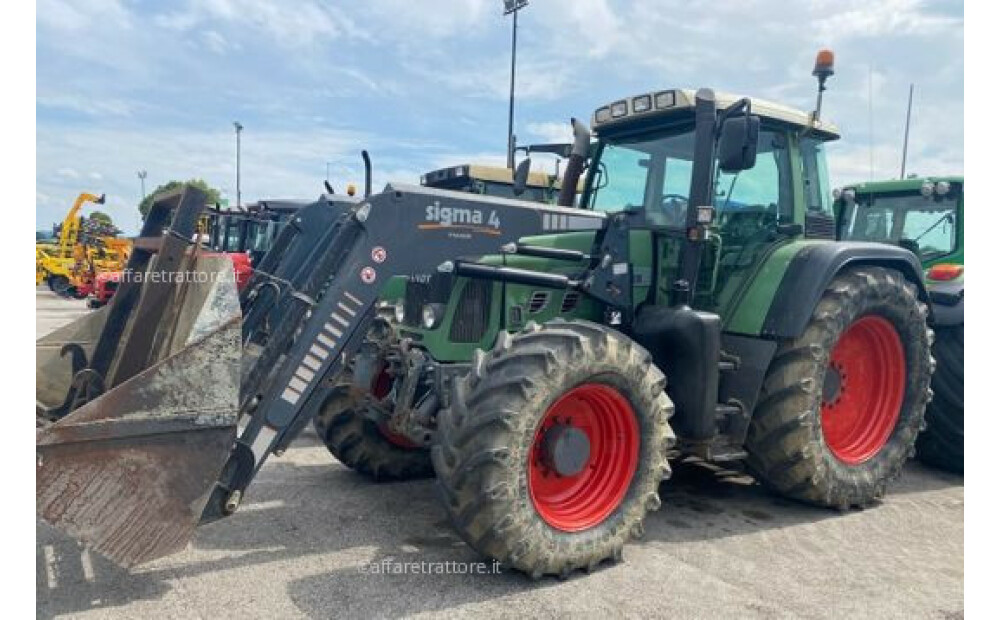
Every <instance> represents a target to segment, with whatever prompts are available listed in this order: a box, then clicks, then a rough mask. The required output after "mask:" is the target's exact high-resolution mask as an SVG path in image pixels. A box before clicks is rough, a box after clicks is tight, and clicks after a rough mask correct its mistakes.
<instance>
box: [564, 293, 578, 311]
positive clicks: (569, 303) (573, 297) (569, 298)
mask: <svg viewBox="0 0 1000 620" xmlns="http://www.w3.org/2000/svg"><path fill="white" fill-rule="evenodd" d="M579 303H580V293H578V292H576V291H566V295H565V296H564V297H563V300H562V307H561V308H559V311H560V312H562V313H563V314H566V313H567V312H572V311H574V310H576V306H577V304H579Z"/></svg>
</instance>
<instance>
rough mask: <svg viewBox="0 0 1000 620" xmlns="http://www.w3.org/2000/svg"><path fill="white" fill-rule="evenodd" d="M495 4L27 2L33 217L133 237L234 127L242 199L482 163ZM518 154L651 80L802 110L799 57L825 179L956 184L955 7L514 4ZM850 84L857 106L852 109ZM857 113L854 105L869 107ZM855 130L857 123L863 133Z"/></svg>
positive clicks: (490, 141) (503, 47)
mask: <svg viewBox="0 0 1000 620" xmlns="http://www.w3.org/2000/svg"><path fill="white" fill-rule="evenodd" d="M501 5H502V3H501V2H500V0H451V1H447V2H446V1H443V0H442V1H435V2H431V1H424V2H416V1H412V0H410V1H406V0H367V1H365V2H347V1H339V2H335V1H325V2H323V1H319V0H298V1H297V2H271V1H267V0H202V1H191V2H154V1H146V0H88V1H79V2H77V1H71V0H39V1H38V4H37V32H36V35H37V47H36V52H37V74H36V88H37V92H36V112H37V130H36V132H37V133H36V146H37V151H36V152H37V160H36V171H37V172H36V174H37V178H36V201H37V208H36V225H37V226H38V227H39V228H46V227H48V226H50V225H51V223H52V222H54V221H56V220H59V219H61V217H62V215H63V214H64V213H65V211H66V209H67V208H68V207H69V205H70V203H71V202H72V200H73V198H74V197H75V196H76V194H78V193H79V192H81V191H90V192H96V193H106V194H107V195H108V205H107V207H106V210H108V211H109V212H110V213H111V214H112V215H113V216H114V217H115V219H116V221H117V222H118V223H119V225H120V226H122V227H123V228H125V229H126V230H129V231H134V230H135V229H136V226H137V224H138V216H137V212H136V211H135V205H136V203H137V202H138V200H139V197H140V187H139V180H138V178H137V177H136V171H137V170H140V169H144V170H147V171H148V175H149V176H148V178H147V180H146V186H147V189H152V188H153V187H155V186H156V185H158V184H160V183H163V182H165V181H168V180H170V179H174V178H180V179H186V178H190V177H204V178H205V179H206V180H207V181H209V183H211V184H213V185H215V186H217V187H220V188H222V189H223V191H224V192H226V193H227V194H228V195H229V197H230V199H231V200H232V201H233V202H235V171H234V170H235V155H234V151H235V140H234V134H233V127H232V122H233V121H234V120H239V121H240V122H241V123H242V124H243V125H244V126H245V128H246V129H245V130H244V132H243V150H242V158H243V166H242V171H243V175H242V183H241V185H242V193H243V199H244V201H245V202H246V201H253V200H256V199H258V198H263V197H272V198H273V197H301V198H313V197H315V196H317V195H318V194H319V193H320V192H321V191H322V180H323V177H324V176H325V171H326V167H327V163H329V165H330V169H331V177H332V182H333V183H334V185H335V187H336V188H337V189H338V191H340V190H342V188H343V186H344V184H345V183H346V182H347V181H360V180H361V176H362V175H361V165H360V162H361V160H360V156H359V152H360V150H361V149H362V148H367V149H368V150H369V151H370V152H371V154H372V158H373V160H374V168H375V183H376V187H379V186H381V184H383V183H385V182H386V181H389V180H397V181H406V182H416V180H417V178H418V176H419V174H420V173H421V172H422V171H426V170H429V169H433V168H437V167H442V166H445V165H449V164H455V163H461V162H465V161H486V162H502V161H503V159H504V155H503V150H504V148H505V145H506V131H507V126H506V124H507V89H508V80H509V73H508V72H509V63H510V56H509V54H510V23H509V18H506V19H505V18H503V17H502V16H501ZM519 19H520V22H519V26H520V27H519V30H518V81H517V88H518V105H517V111H516V119H515V131H516V133H517V135H518V138H519V141H521V142H529V141H532V142H537V141H548V140H553V139H560V138H563V137H565V136H566V135H568V130H567V127H568V124H567V122H568V119H569V117H570V116H577V117H581V118H588V119H589V117H590V113H591V112H592V110H593V109H594V108H595V107H597V106H598V105H600V104H602V103H605V102H608V101H610V100H613V99H616V98H620V97H622V96H625V95H629V94H633V93H639V92H644V91H648V90H654V89H662V88H669V87H699V86H710V87H713V88H716V89H718V90H725V91H732V92H738V93H744V94H749V95H754V96H760V97H765V98H768V99H774V100H778V101H782V102H784V103H787V104H790V105H794V106H796V107H800V108H803V109H810V108H811V106H812V104H813V101H814V97H815V83H814V81H813V78H812V77H811V76H810V70H811V68H812V61H813V57H814V55H815V52H816V50H817V49H819V48H820V47H831V48H833V49H834V51H835V52H836V54H837V66H836V71H837V74H836V75H835V76H834V77H833V78H832V79H831V81H830V83H829V87H830V90H829V91H828V93H827V98H826V100H825V104H824V116H825V117H826V118H828V119H831V120H833V121H834V122H836V123H837V124H838V125H839V126H840V128H841V130H842V132H843V135H844V137H843V138H842V140H841V141H840V142H839V143H837V144H835V145H833V146H831V148H830V150H829V153H830V159H831V174H832V176H833V178H834V182H835V183H842V182H848V181H852V180H859V179H860V180H864V179H867V178H868V177H869V176H870V175H871V161H872V159H874V175H875V176H876V177H887V176H892V175H897V174H898V173H899V164H900V152H901V145H902V136H903V123H904V116H905V106H906V94H907V89H908V85H909V84H910V82H914V83H915V84H916V95H915V101H914V113H913V121H912V129H911V141H910V154H909V165H908V170H909V171H912V172H919V173H921V174H935V173H961V172H962V171H963V163H964V162H963V150H964V149H963V107H964V106H963V90H964V78H963V71H964V61H963V42H964V36H963V29H964V24H963V5H962V3H961V2H957V1H941V0H932V1H926V2H920V1H918V0H887V1H884V2H875V1H872V0H867V1H858V0H839V1H834V0H812V1H807V2H787V1H779V0H741V1H734V2H726V1H721V2H712V3H704V2H690V1H676V2H675V1H672V0H663V1H656V0H638V1H634V2H633V1H625V0H533V1H532V3H531V4H530V5H529V6H528V8H527V9H525V10H524V11H523V12H522V13H521V16H520V18H519ZM869 91H871V93H872V97H871V98H869ZM869 110H871V114H869ZM870 127H872V128H873V129H874V131H869V128H870Z"/></svg>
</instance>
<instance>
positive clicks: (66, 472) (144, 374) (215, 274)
mask: <svg viewBox="0 0 1000 620" xmlns="http://www.w3.org/2000/svg"><path fill="white" fill-rule="evenodd" d="M232 269H233V266H232V263H231V262H230V261H229V260H228V259H227V258H225V257H204V256H203V257H199V258H198V259H197V264H196V265H195V268H194V269H193V270H192V271H191V273H192V277H191V278H190V280H189V281H185V282H178V283H175V284H172V285H171V287H170V290H167V291H166V295H167V296H166V299H167V300H168V302H167V304H166V306H167V308H166V309H165V311H164V313H163V316H162V318H161V319H160V320H158V321H157V322H156V324H154V325H149V324H144V323H143V322H142V321H136V320H130V321H129V323H128V325H127V326H125V327H124V328H123V330H124V332H125V334H124V336H123V338H122V342H125V341H128V340H131V341H132V342H134V341H136V340H139V341H143V342H145V341H146V340H148V341H150V342H153V343H154V345H155V346H153V347H152V348H151V349H150V351H152V352H153V353H151V356H150V359H148V360H147V361H146V363H145V366H144V367H143V368H142V369H141V370H139V371H138V372H137V373H136V374H134V375H132V376H130V377H127V378H124V379H123V380H122V381H121V382H120V383H118V384H110V385H107V386H105V387H106V389H105V391H104V392H103V393H102V394H101V395H100V396H98V397H97V398H95V399H93V400H90V401H89V402H87V403H86V404H83V405H82V406H79V407H78V408H76V409H75V410H73V411H72V412H71V413H69V414H68V415H65V417H62V418H59V419H57V421H55V422H51V423H48V422H40V424H43V425H42V426H40V428H39V429H38V430H37V434H36V451H37V466H36V482H35V490H36V510H37V513H38V515H39V516H40V517H41V518H42V519H43V520H44V521H46V522H47V523H49V524H51V525H53V526H55V527H56V528H57V529H60V530H62V531H64V532H66V533H68V534H69V535H71V536H74V537H76V538H78V539H80V540H82V541H84V542H85V543H87V544H88V545H89V546H90V547H91V548H93V549H94V550H95V551H97V552H99V553H101V554H102V555H104V556H106V557H108V558H109V559H111V560H113V561H114V562H116V563H118V564H120V565H122V566H124V567H131V566H134V565H136V564H140V563H142V562H146V561H149V560H152V559H154V558H157V557H160V556H163V555H166V554H169V553H172V552H175V551H178V550H180V549H182V548H183V547H184V546H185V545H186V544H187V542H188V541H189V540H190V538H191V537H192V535H193V532H194V529H195V526H196V524H197V523H198V520H199V517H200V516H201V512H202V509H203V507H204V505H205V503H206V501H207V499H208V495H209V493H210V491H211V489H212V487H213V485H214V483H215V481H216V479H217V478H218V476H219V473H220V471H221V470H222V467H223V465H224V463H225V461H226V459H227V457H228V456H229V452H230V449H231V447H232V443H233V440H234V437H235V434H236V421H237V413H238V411H237V409H238V403H239V378H240V329H241V318H240V309H239V300H238V297H237V293H236V286H235V282H234V279H233V277H232ZM161 293H163V290H159V291H158V292H157V294H158V295H160V294H161ZM142 294H143V295H146V294H147V291H146V290H143V291H142ZM163 298H164V297H162V296H158V297H157V301H158V302H159V300H161V299H163ZM140 307H141V302H140ZM108 315H109V310H108V308H102V309H101V310H99V311H97V312H94V313H91V314H89V315H87V316H85V317H83V318H81V319H79V320H78V321H75V322H74V323H70V324H69V325H66V326H64V327H63V328H61V329H59V330H57V331H55V332H53V333H51V334H49V335H48V336H46V337H44V338H42V339H40V340H39V341H38V342H37V343H36V400H37V401H38V410H39V411H44V410H46V408H52V407H55V406H56V405H58V404H59V403H60V402H61V401H62V400H63V399H64V398H65V396H66V394H67V390H69V388H70V385H71V382H72V381H73V380H74V374H75V373H76V372H77V370H78V368H74V364H73V359H72V358H73V357H74V356H73V355H68V354H67V355H64V354H65V353H66V352H65V351H64V346H65V345H67V344H70V343H74V344H77V345H79V348H80V349H82V351H83V353H84V355H87V356H89V355H90V354H91V352H92V351H93V348H94V344H95V342H96V341H97V339H98V337H99V335H100V334H101V332H102V329H104V327H105V325H104V324H105V322H106V320H107V317H108ZM140 316H141V313H140ZM146 330H153V331H155V334H152V335H150V336H149V338H143V337H140V336H139V334H140V332H145V331H146ZM119 331H121V330H119ZM143 335H145V334H143ZM124 350H125V348H122V349H121V351H124ZM125 355H126V353H123V352H119V354H118V357H119V358H120V357H124V356H125ZM117 362H118V360H116V363H117ZM109 376H111V374H109ZM109 381H110V379H109Z"/></svg>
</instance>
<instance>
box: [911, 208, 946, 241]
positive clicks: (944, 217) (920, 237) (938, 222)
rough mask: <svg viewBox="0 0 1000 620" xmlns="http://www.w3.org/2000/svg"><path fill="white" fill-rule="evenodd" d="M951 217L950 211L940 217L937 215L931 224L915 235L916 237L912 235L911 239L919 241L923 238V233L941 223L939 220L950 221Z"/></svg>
mask: <svg viewBox="0 0 1000 620" xmlns="http://www.w3.org/2000/svg"><path fill="white" fill-rule="evenodd" d="M951 219H952V215H951V213H945V214H944V215H942V216H941V217H939V218H938V219H937V221H936V222H934V223H933V224H931V225H930V226H929V227H928V228H927V230H925V231H924V232H922V233H920V234H919V235H917V236H916V237H914V239H913V240H914V241H920V240H921V239H923V238H924V236H925V235H927V233H929V232H930V231H932V230H934V229H935V228H937V227H938V226H939V225H940V224H941V222H944V221H945V220H949V221H950V220H951Z"/></svg>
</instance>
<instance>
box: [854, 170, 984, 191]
mask: <svg viewBox="0 0 1000 620" xmlns="http://www.w3.org/2000/svg"><path fill="white" fill-rule="evenodd" d="M964 180H965V177H964V176H962V175H960V174H959V175H945V176H925V177H912V178H909V179H888V180H885V181H869V182H867V183H848V184H846V185H844V189H846V188H848V187H849V188H851V189H853V190H854V191H855V192H856V193H858V194H889V193H898V192H919V191H920V188H921V186H922V185H923V184H924V183H937V182H938V181H947V182H948V183H951V184H959V185H961V184H962V183H963V182H964Z"/></svg>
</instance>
